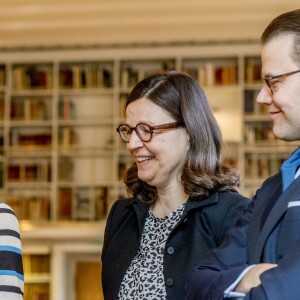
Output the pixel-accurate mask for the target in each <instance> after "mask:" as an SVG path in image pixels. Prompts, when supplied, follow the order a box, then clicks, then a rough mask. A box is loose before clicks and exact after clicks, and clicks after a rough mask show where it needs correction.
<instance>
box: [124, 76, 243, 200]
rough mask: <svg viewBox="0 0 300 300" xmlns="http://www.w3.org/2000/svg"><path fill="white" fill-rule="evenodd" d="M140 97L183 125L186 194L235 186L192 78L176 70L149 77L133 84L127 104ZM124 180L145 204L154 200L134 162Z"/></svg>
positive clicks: (235, 177)
mask: <svg viewBox="0 0 300 300" xmlns="http://www.w3.org/2000/svg"><path fill="white" fill-rule="evenodd" d="M140 98H147V99H149V100H151V101H152V102H153V103H155V104H156V105H158V106H160V107H161V108H163V109H164V110H166V111H168V112H169V114H170V115H171V116H172V118H174V120H175V121H177V122H182V123H183V124H184V127H185V128H186V130H187V133H188V135H189V137H190V140H189V143H190V147H189V150H188V153H187V157H186V161H185V164H184V167H183V173H182V176H181V182H182V184H183V186H184V190H185V192H186V193H187V194H188V195H189V196H199V195H209V194H211V193H213V192H215V191H222V190H237V189H238V186H239V184H240V177H239V175H238V173H237V172H236V171H235V170H234V169H233V168H231V167H227V166H225V165H223V164H222V162H221V160H220V153H221V146H222V136H221V131H220V128H219V126H218V124H217V122H216V119H215V117H214V115H213V113H212V111H211V109H210V107H209V104H208V102H207V99H206V96H205V94H204V91H203V90H202V88H201V87H200V86H199V84H198V82H197V81H196V80H195V79H193V78H192V77H191V76H189V75H188V74H185V73H182V72H175V71H172V72H168V73H165V74H158V75H153V76H150V77H148V78H146V79H144V80H142V81H141V82H139V83H138V84H137V85H136V86H135V87H134V89H133V90H132V92H131V93H130V94H129V96H128V98H127V102H126V107H127V106H128V105H129V104H130V103H131V102H134V101H136V100H138V99H140ZM124 182H125V184H126V188H127V191H128V193H129V194H130V195H132V196H134V197H137V198H138V199H140V200H141V201H143V202H146V203H148V204H151V203H153V202H155V200H156V198H157V191H156V187H154V186H150V185H148V184H147V183H146V182H144V181H142V180H140V179H139V178H138V176H137V166H136V164H135V163H134V164H133V165H132V166H131V167H130V168H129V169H128V170H127V173H126V176H125V180H124Z"/></svg>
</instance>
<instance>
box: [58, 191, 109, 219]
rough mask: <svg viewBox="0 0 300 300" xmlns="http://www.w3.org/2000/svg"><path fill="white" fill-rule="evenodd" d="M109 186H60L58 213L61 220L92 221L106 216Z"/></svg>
mask: <svg viewBox="0 0 300 300" xmlns="http://www.w3.org/2000/svg"><path fill="white" fill-rule="evenodd" d="M107 202H108V188H107V187H96V188H76V189H72V188H60V189H59V192H58V203H57V209H58V211H57V213H58V218H59V219H61V220H77V221H92V220H100V219H103V218H105V216H106V213H107Z"/></svg>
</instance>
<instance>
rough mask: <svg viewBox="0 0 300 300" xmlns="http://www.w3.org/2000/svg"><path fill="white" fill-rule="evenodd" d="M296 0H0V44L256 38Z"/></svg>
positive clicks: (3, 46)
mask: <svg viewBox="0 0 300 300" xmlns="http://www.w3.org/2000/svg"><path fill="white" fill-rule="evenodd" d="M297 8H299V0H285V1H282V0H264V1H261V0H252V1H250V0H150V1H144V0H26V1H24V0H0V48H1V49H7V48H8V49H11V48H36V47H62V46H71V47H73V46H95V45H97V46H98V45H100V46H101V45H110V46H111V45H124V44H126V45H127V44H148V43H151V44H153V43H185V42H208V41H232V40H257V39H258V38H259V36H260V34H261V32H262V30H263V28H264V27H265V26H266V25H267V24H268V22H269V21H270V20H271V19H273V18H274V17H275V16H276V15H278V14H280V13H282V12H285V11H288V10H292V9H297Z"/></svg>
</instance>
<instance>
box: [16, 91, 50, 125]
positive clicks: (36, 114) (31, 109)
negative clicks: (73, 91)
mask: <svg viewBox="0 0 300 300" xmlns="http://www.w3.org/2000/svg"><path fill="white" fill-rule="evenodd" d="M46 101H47V99H43V98H39V97H24V98H22V97H18V98H13V99H12V101H11V105H10V118H11V120H27V121H29V120H49V119H50V118H51V109H50V107H49V105H47V103H46Z"/></svg>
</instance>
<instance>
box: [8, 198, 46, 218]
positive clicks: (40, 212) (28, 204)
mask: <svg viewBox="0 0 300 300" xmlns="http://www.w3.org/2000/svg"><path fill="white" fill-rule="evenodd" d="M5 202H6V203H7V204H8V205H10V206H11V208H12V209H13V210H14V212H15V214H16V216H17V218H18V219H19V220H30V221H46V220H50V198H49V196H24V195H9V196H8V198H7V200H6V201H5Z"/></svg>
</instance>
